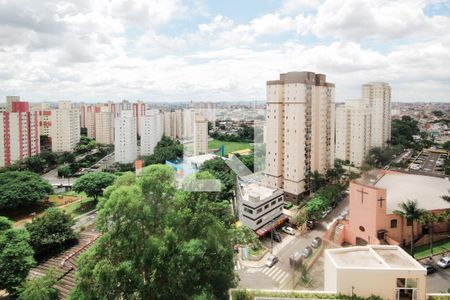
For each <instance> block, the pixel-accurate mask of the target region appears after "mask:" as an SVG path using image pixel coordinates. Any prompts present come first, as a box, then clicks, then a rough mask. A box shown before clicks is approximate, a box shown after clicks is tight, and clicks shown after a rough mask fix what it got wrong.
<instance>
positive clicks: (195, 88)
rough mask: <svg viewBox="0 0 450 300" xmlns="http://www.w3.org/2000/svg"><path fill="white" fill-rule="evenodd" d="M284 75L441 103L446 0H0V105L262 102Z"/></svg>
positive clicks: (340, 97)
mask: <svg viewBox="0 0 450 300" xmlns="http://www.w3.org/2000/svg"><path fill="white" fill-rule="evenodd" d="M289 71H312V72H316V73H323V74H326V75H327V81H329V82H333V83H335V84H336V101H337V102H341V101H344V100H345V99H357V98H359V97H360V94H361V85H362V84H364V83H366V82H369V81H385V82H388V83H389V84H391V86H392V100H393V101H404V102H414V101H441V102H450V0H401V1H397V0H366V1H363V0H226V1H225V0H222V1H219V0H77V1H56V0H55V1H46V0H40V1H36V0H0V101H4V100H2V99H5V96H6V95H20V96H21V97H22V99H24V100H28V101H32V102H41V101H57V100H63V99H64V100H72V101H85V102H97V101H100V102H102V101H120V100H122V99H129V100H137V99H141V100H144V101H148V102H152V101H155V102H156V101H157V102H161V101H167V102H171V101H184V100H185V101H229V100H233V101H240V100H264V99H265V89H266V85H265V83H266V81H267V80H273V79H278V77H279V74H280V73H285V72H289Z"/></svg>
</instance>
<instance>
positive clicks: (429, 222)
mask: <svg viewBox="0 0 450 300" xmlns="http://www.w3.org/2000/svg"><path fill="white" fill-rule="evenodd" d="M444 220H445V214H443V213H441V214H433V213H432V212H429V211H424V213H423V214H422V216H421V217H420V219H419V222H420V223H421V224H422V225H425V226H427V227H428V230H429V234H430V253H431V256H433V242H434V228H433V227H434V224H436V223H440V222H442V221H444Z"/></svg>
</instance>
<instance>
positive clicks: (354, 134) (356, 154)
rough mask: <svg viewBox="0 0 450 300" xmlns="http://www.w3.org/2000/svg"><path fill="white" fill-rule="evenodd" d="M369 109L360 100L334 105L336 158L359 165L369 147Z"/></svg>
mask: <svg viewBox="0 0 450 300" xmlns="http://www.w3.org/2000/svg"><path fill="white" fill-rule="evenodd" d="M370 123H371V110H370V108H369V106H368V105H367V104H366V103H365V102H364V101H361V100H347V101H346V102H345V104H341V105H339V106H337V107H336V158H339V159H342V160H348V161H350V162H351V163H353V164H354V165H355V166H356V167H360V166H361V165H362V163H363V161H364V157H365V156H366V154H367V153H368V151H369V149H370Z"/></svg>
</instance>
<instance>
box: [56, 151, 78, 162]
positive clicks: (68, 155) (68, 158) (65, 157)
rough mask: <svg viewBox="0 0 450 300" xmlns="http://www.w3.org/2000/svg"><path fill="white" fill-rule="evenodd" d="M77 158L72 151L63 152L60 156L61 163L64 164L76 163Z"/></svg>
mask: <svg viewBox="0 0 450 300" xmlns="http://www.w3.org/2000/svg"><path fill="white" fill-rule="evenodd" d="M75 159H76V156H75V154H73V153H72V152H67V151H66V152H63V153H62V154H61V155H60V156H59V163H60V164H63V163H68V164H71V163H74V162H75Z"/></svg>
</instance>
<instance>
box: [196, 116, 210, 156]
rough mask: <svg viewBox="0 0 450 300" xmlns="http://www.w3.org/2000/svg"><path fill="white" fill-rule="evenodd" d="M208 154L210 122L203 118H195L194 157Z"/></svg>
mask: <svg viewBox="0 0 450 300" xmlns="http://www.w3.org/2000/svg"><path fill="white" fill-rule="evenodd" d="M207 153H208V121H207V120H206V119H205V118H203V117H202V116H196V117H195V124H194V155H202V154H207Z"/></svg>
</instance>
